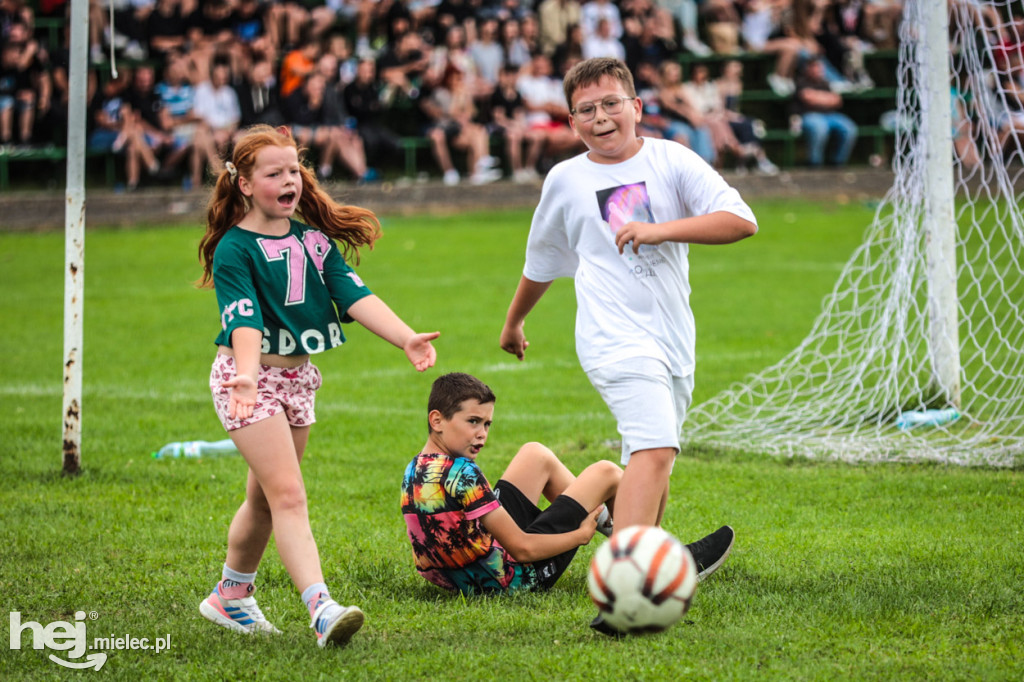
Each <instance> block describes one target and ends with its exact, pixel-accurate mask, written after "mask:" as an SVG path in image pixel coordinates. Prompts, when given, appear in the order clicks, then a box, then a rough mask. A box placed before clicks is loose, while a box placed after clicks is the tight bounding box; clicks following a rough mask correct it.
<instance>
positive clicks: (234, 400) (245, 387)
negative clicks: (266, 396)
mask: <svg viewBox="0 0 1024 682" xmlns="http://www.w3.org/2000/svg"><path fill="white" fill-rule="evenodd" d="M221 386H223V387H224V388H230V389H231V396H230V397H229V398H228V413H229V414H230V415H231V418H232V419H248V418H250V417H251V416H252V411H253V409H254V408H255V407H256V381H255V380H254V379H253V378H252V377H251V376H249V375H248V374H238V375H235V376H234V377H232V378H230V379H228V380H227V381H225V382H224V383H222V384H221Z"/></svg>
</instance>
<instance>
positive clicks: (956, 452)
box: [683, 0, 1024, 466]
mask: <svg viewBox="0 0 1024 682" xmlns="http://www.w3.org/2000/svg"><path fill="white" fill-rule="evenodd" d="M1020 13H1021V6H1020V4H1019V3H1017V4H1014V3H1012V2H1008V1H1006V0H951V1H950V2H948V3H947V0H907V2H906V4H905V6H904V15H903V21H902V24H901V29H900V48H899V69H898V70H899V74H898V76H899V87H898V89H897V115H896V116H895V118H894V120H895V121H896V122H897V127H896V131H895V135H896V137H895V150H894V157H893V171H894V178H895V179H894V183H893V186H892V188H891V189H890V190H889V192H888V193H887V194H886V196H885V198H884V199H883V201H882V202H881V203H880V205H879V206H878V209H877V211H876V213H875V216H874V219H873V220H872V222H871V224H870V225H868V226H867V227H866V230H865V233H864V238H863V242H862V244H861V245H860V246H859V247H858V249H857V250H856V251H855V253H854V254H853V256H852V257H851V258H850V260H849V261H848V262H847V263H846V265H845V266H844V268H843V271H842V273H841V275H840V277H839V279H838V281H837V282H836V284H835V285H834V288H833V290H832V292H831V293H830V294H829V295H828V296H826V298H825V299H824V301H823V304H822V312H821V313H820V314H819V316H818V318H817V319H816V320H815V322H814V324H813V326H812V329H811V331H810V333H809V334H808V336H807V337H806V338H805V339H804V340H803V341H802V342H801V343H800V345H799V346H798V347H797V348H796V349H794V350H793V351H791V352H790V353H789V354H787V355H786V356H785V357H784V358H783V359H782V360H780V361H779V362H778V363H776V364H774V365H772V366H771V367H768V368H766V369H765V370H763V371H761V372H760V373H758V374H756V375H754V376H749V377H747V378H745V379H744V380H743V381H742V382H741V383H739V384H738V385H736V386H734V387H732V388H730V389H728V390H727V391H725V392H723V393H721V394H719V395H717V396H715V397H714V398H712V399H711V400H709V401H707V402H704V403H702V404H699V405H696V406H694V409H693V410H692V412H691V414H690V416H689V418H688V420H687V423H686V425H685V426H684V428H683V444H684V447H697V446H708V447H712V448H737V449H742V450H744V451H750V452H765V453H769V454H775V455H785V456H804V457H811V458H825V459H841V460H846V461H851V462H861V461H913V460H931V461H938V462H947V463H957V464H970V465H992V466H1019V465H1020V464H1021V463H1022V462H1024V459H1022V455H1024V314H1022V307H1021V306H1022V305H1024V268H1022V262H1024V261H1022V258H1021V257H1022V255H1024V218H1022V206H1021V199H1022V197H1021V196H1020V190H1019V189H1018V187H1019V186H1020V185H1021V184H1022V183H1021V182H1020V181H1021V180H1022V176H1021V173H1022V171H1024V151H1022V146H1021V143H1022V140H1024V55H1022V50H1024V46H1022V43H1024V21H1022V20H1024V16H1020ZM1015 14H1016V16H1015ZM698 352H699V348H698ZM931 408H945V409H955V410H957V412H958V413H959V414H960V415H961V416H960V418H959V419H957V420H956V421H953V422H950V423H945V424H939V425H924V426H919V427H916V428H910V429H905V428H899V427H898V426H897V417H898V416H899V415H900V414H901V413H906V412H916V413H922V412H924V411H925V410H928V409H931Z"/></svg>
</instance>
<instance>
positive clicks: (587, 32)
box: [580, 0, 623, 40]
mask: <svg viewBox="0 0 1024 682" xmlns="http://www.w3.org/2000/svg"><path fill="white" fill-rule="evenodd" d="M601 18H604V19H607V20H608V24H609V27H610V29H611V35H612V37H613V38H621V37H622V34H623V28H622V14H621V13H620V12H619V7H618V5H616V4H615V3H613V2H612V1H611V0H588V1H587V2H585V3H584V4H583V5H582V6H581V7H580V26H581V27H582V28H583V39H584V40H586V39H587V37H588V36H592V35H594V34H595V33H597V22H598V20H599V19H601Z"/></svg>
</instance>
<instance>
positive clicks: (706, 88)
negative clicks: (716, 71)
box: [683, 64, 745, 166]
mask: <svg viewBox="0 0 1024 682" xmlns="http://www.w3.org/2000/svg"><path fill="white" fill-rule="evenodd" d="M683 90H684V91H685V93H686V98H687V99H688V100H689V101H690V103H691V104H692V105H693V107H694V108H695V109H696V110H697V111H698V112H699V113H700V116H701V120H702V121H703V122H704V125H705V126H707V128H708V130H709V131H710V132H711V144H712V145H714V148H715V162H716V163H717V165H719V166H721V164H722V161H723V157H724V156H725V155H730V156H732V158H733V159H734V160H736V161H737V165H739V164H740V162H742V161H744V156H745V155H744V154H743V153H742V151H741V150H740V142H739V140H737V139H736V135H735V134H734V133H733V131H732V127H731V126H730V125H729V114H728V111H727V110H726V108H725V99H724V98H723V97H722V95H721V93H720V92H719V91H718V84H717V83H716V82H715V81H713V80H711V78H710V77H709V76H708V67H707V64H694V65H693V67H692V69H691V71H690V80H688V81H686V82H684V83H683Z"/></svg>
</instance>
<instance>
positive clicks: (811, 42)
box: [786, 0, 853, 92]
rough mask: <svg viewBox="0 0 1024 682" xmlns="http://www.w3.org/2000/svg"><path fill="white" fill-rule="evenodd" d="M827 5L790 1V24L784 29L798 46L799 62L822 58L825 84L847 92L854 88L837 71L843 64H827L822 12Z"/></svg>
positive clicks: (812, 0)
mask: <svg viewBox="0 0 1024 682" xmlns="http://www.w3.org/2000/svg"><path fill="white" fill-rule="evenodd" d="M828 4H829V0H793V12H792V15H791V19H792V21H791V22H790V23H789V24H788V25H787V27H786V28H787V30H788V31H790V32H791V34H792V35H793V36H795V37H796V38H798V39H799V40H800V42H801V50H800V62H801V63H804V62H807V61H809V60H814V59H817V58H822V57H823V58H824V59H822V61H821V66H822V69H823V72H824V76H825V80H827V81H828V83H829V85H830V86H831V88H832V89H833V90H835V91H837V92H849V91H850V90H852V89H853V86H852V84H851V83H850V81H848V80H847V79H846V78H845V77H844V76H843V74H842V72H841V71H840V69H841V68H842V64H841V63H840V64H835V63H833V62H831V61H829V59H828V56H829V55H828V54H826V51H825V48H824V43H825V42H827V41H828V38H827V37H826V28H825V11H826V9H827V7H828ZM832 56H833V58H835V57H836V55H832ZM798 68H800V67H799V66H798Z"/></svg>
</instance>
